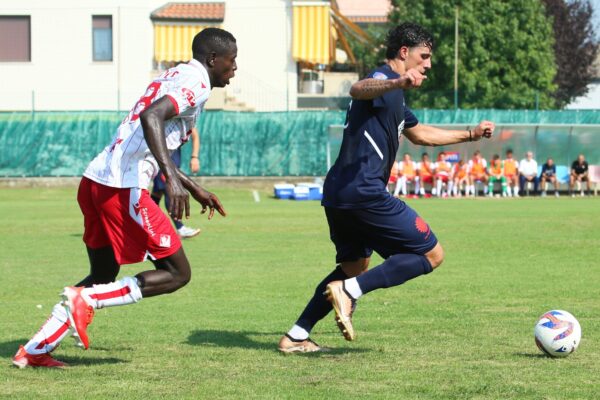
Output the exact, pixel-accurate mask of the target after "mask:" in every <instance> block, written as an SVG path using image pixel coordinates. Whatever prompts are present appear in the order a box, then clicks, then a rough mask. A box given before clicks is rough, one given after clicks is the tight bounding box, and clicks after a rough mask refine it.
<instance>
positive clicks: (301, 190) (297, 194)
mask: <svg viewBox="0 0 600 400" xmlns="http://www.w3.org/2000/svg"><path fill="white" fill-rule="evenodd" d="M309 194H310V190H309V189H308V188H307V187H305V186H296V187H295V188H294V199H295V200H308V199H309Z"/></svg>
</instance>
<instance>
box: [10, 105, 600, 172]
mask: <svg viewBox="0 0 600 400" xmlns="http://www.w3.org/2000/svg"><path fill="white" fill-rule="evenodd" d="M415 113H416V115H417V117H418V118H419V119H420V121H421V122H423V123H428V124H436V125H440V126H447V127H453V128H455V129H457V128H460V129H466V128H467V127H472V126H474V125H475V124H477V123H478V122H479V121H480V120H482V119H489V120H492V121H495V122H496V124H497V125H498V128H499V129H498V133H497V134H496V135H495V137H494V139H493V140H491V141H482V142H478V143H471V144H462V145H457V146H446V147H444V148H439V150H442V149H444V150H451V151H460V152H461V154H464V156H465V157H467V156H470V155H471V154H472V152H473V151H474V149H476V148H478V146H479V148H480V149H481V150H482V152H484V153H485V155H486V157H489V156H491V154H492V153H499V154H501V153H503V152H504V151H505V150H506V148H508V147H511V148H513V149H514V151H515V155H516V156H517V158H520V157H522V153H524V152H525V151H527V150H532V151H534V152H535V153H536V156H537V159H538V161H542V160H543V159H545V157H549V156H551V157H554V158H555V160H556V162H557V164H565V165H568V164H570V162H572V160H574V159H575V157H576V156H577V154H578V153H579V152H582V153H584V154H586V157H587V158H588V160H589V161H590V163H591V164H600V112H598V111H523V110H416V111H415ZM125 115H126V112H123V111H120V112H115V111H112V112H110V111H104V112H103V111H98V112H89V111H86V112H84V111H81V112H72V111H71V112H10V113H0V176H11V177H14V176H80V175H81V174H82V172H83V171H84V169H85V167H86V166H87V165H88V163H89V162H90V161H91V159H92V158H93V157H94V156H95V155H96V154H98V153H99V152H100V151H101V150H102V149H103V148H104V147H105V146H106V145H107V144H108V143H109V142H110V141H111V138H112V137H113V135H114V133H115V131H116V128H117V127H118V125H119V123H120V122H121V120H122V119H123V118H124V116H125ZM344 117H345V112H344V111H293V112H267V113H239V112H228V111H208V112H205V113H203V114H202V116H201V118H200V120H199V122H198V128H199V131H200V137H201V151H200V164H201V170H200V174H199V175H205V176H294V175H312V176H320V175H324V174H325V173H326V172H327V159H328V153H327V148H328V145H329V142H328V140H329V137H330V132H332V129H330V127H331V126H335V125H341V124H343V122H344ZM517 124H520V125H517ZM539 124H558V125H552V126H545V125H539ZM580 124H585V125H582V126H577V125H580ZM338 129H339V128H338ZM338 147H339V146H338ZM334 148H335V146H333V147H332V151H331V153H334V152H335V150H334ZM423 150H425V148H420V147H418V146H413V145H412V144H410V143H408V141H407V140H405V139H403V140H402V147H401V150H400V151H401V152H403V151H409V152H411V153H413V155H414V156H418V155H419V154H420V153H421V152H422V151H423ZM427 150H428V151H429V152H430V153H431V152H432V151H434V150H435V151H436V152H437V150H438V149H427ZM190 153H191V146H190V145H186V146H184V147H183V163H182V168H183V169H184V171H186V172H189V169H188V168H189V157H190ZM336 156H337V154H332V155H330V158H333V159H335V157H336Z"/></svg>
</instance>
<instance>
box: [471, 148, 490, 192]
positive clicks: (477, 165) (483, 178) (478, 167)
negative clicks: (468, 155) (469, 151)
mask: <svg viewBox="0 0 600 400" xmlns="http://www.w3.org/2000/svg"><path fill="white" fill-rule="evenodd" d="M469 181H470V182H471V187H470V192H471V194H472V195H473V196H475V195H477V193H475V185H476V184H477V182H481V183H482V184H483V185H484V188H485V190H487V186H486V185H487V182H488V175H487V161H486V160H485V158H483V157H482V156H481V152H480V151H479V150H476V151H475V153H473V158H472V159H471V160H469Z"/></svg>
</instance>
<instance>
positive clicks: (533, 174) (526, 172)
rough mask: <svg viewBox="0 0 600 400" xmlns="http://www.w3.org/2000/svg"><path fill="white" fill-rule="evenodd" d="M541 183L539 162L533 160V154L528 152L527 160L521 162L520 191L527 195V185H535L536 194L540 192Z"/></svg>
mask: <svg viewBox="0 0 600 400" xmlns="http://www.w3.org/2000/svg"><path fill="white" fill-rule="evenodd" d="M539 182H540V181H539V178H538V165H537V162H536V161H535V160H534V159H533V153H532V152H531V151H528V152H527V153H526V154H525V158H524V159H522V160H521V162H519V187H520V189H519V190H520V191H521V193H525V192H526V189H527V185H528V184H529V183H533V193H534V194H535V193H537V191H538V185H539Z"/></svg>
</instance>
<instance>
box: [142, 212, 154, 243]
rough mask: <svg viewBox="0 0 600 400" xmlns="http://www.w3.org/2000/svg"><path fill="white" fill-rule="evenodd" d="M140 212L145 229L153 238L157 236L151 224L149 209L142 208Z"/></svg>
mask: <svg viewBox="0 0 600 400" xmlns="http://www.w3.org/2000/svg"><path fill="white" fill-rule="evenodd" d="M140 211H141V212H142V220H143V221H144V227H145V228H146V230H147V231H148V233H149V234H150V236H151V237H154V236H156V233H155V232H154V227H153V226H152V224H151V223H150V218H149V217H148V209H147V208H146V207H144V208H141V209H140Z"/></svg>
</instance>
